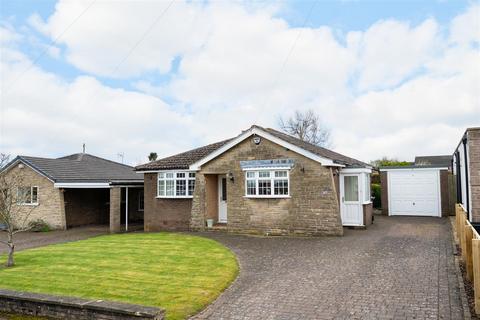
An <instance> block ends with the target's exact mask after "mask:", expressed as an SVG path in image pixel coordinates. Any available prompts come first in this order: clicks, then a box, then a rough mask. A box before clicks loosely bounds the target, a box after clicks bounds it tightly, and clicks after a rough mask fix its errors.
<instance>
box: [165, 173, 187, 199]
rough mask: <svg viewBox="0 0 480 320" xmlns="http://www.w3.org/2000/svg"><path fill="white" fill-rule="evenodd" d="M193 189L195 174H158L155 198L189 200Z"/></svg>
mask: <svg viewBox="0 0 480 320" xmlns="http://www.w3.org/2000/svg"><path fill="white" fill-rule="evenodd" d="M194 189H195V172H159V173H158V188H157V191H158V192H157V196H158V197H164V198H190V197H192V196H193V191H194Z"/></svg>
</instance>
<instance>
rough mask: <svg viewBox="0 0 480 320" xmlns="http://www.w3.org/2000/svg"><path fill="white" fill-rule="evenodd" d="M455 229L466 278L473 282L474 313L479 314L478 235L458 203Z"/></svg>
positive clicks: (479, 240) (479, 252)
mask: <svg viewBox="0 0 480 320" xmlns="http://www.w3.org/2000/svg"><path fill="white" fill-rule="evenodd" d="M455 229H456V237H457V241H458V244H459V246H460V249H461V252H462V255H461V259H462V260H463V261H464V262H465V268H466V271H467V278H468V280H469V281H471V282H472V284H473V290H474V294H475V313H476V314H480V235H479V234H478V232H477V231H476V230H475V228H474V227H473V226H472V225H471V224H470V222H469V221H468V217H467V213H466V212H465V211H464V210H463V208H462V207H461V206H460V205H459V204H457V205H456V207H455Z"/></svg>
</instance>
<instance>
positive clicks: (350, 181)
mask: <svg viewBox="0 0 480 320" xmlns="http://www.w3.org/2000/svg"><path fill="white" fill-rule="evenodd" d="M343 179H344V180H343V181H344V184H345V186H344V187H345V201H358V176H344V177H343Z"/></svg>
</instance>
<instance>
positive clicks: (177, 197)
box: [156, 170, 196, 199]
mask: <svg viewBox="0 0 480 320" xmlns="http://www.w3.org/2000/svg"><path fill="white" fill-rule="evenodd" d="M179 173H184V174H185V178H177V174H179ZM191 173H193V174H195V177H190V174H191ZM162 174H163V176H164V177H163V178H160V177H161V176H162ZM167 174H173V178H167V177H166V175H167ZM195 179H196V172H195V171H186V170H179V171H159V172H158V173H157V196H156V198H162V199H192V198H193V194H192V195H188V183H189V181H195ZM177 180H183V181H185V195H179V196H177ZM160 181H165V184H164V189H163V191H164V193H163V194H160ZM167 181H173V193H174V194H173V195H167ZM194 183H195V182H194ZM194 190H195V186H194ZM194 192H195V191H194Z"/></svg>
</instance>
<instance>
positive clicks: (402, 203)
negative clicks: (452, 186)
mask: <svg viewBox="0 0 480 320" xmlns="http://www.w3.org/2000/svg"><path fill="white" fill-rule="evenodd" d="M380 174H381V187H382V211H383V213H384V214H387V215H389V216H426V217H442V216H446V215H448V214H449V194H448V192H449V187H448V180H449V178H448V177H449V174H450V175H451V173H450V170H449V166H445V165H440V166H434V165H432V164H417V163H415V164H412V165H411V166H404V167H381V168H380Z"/></svg>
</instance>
